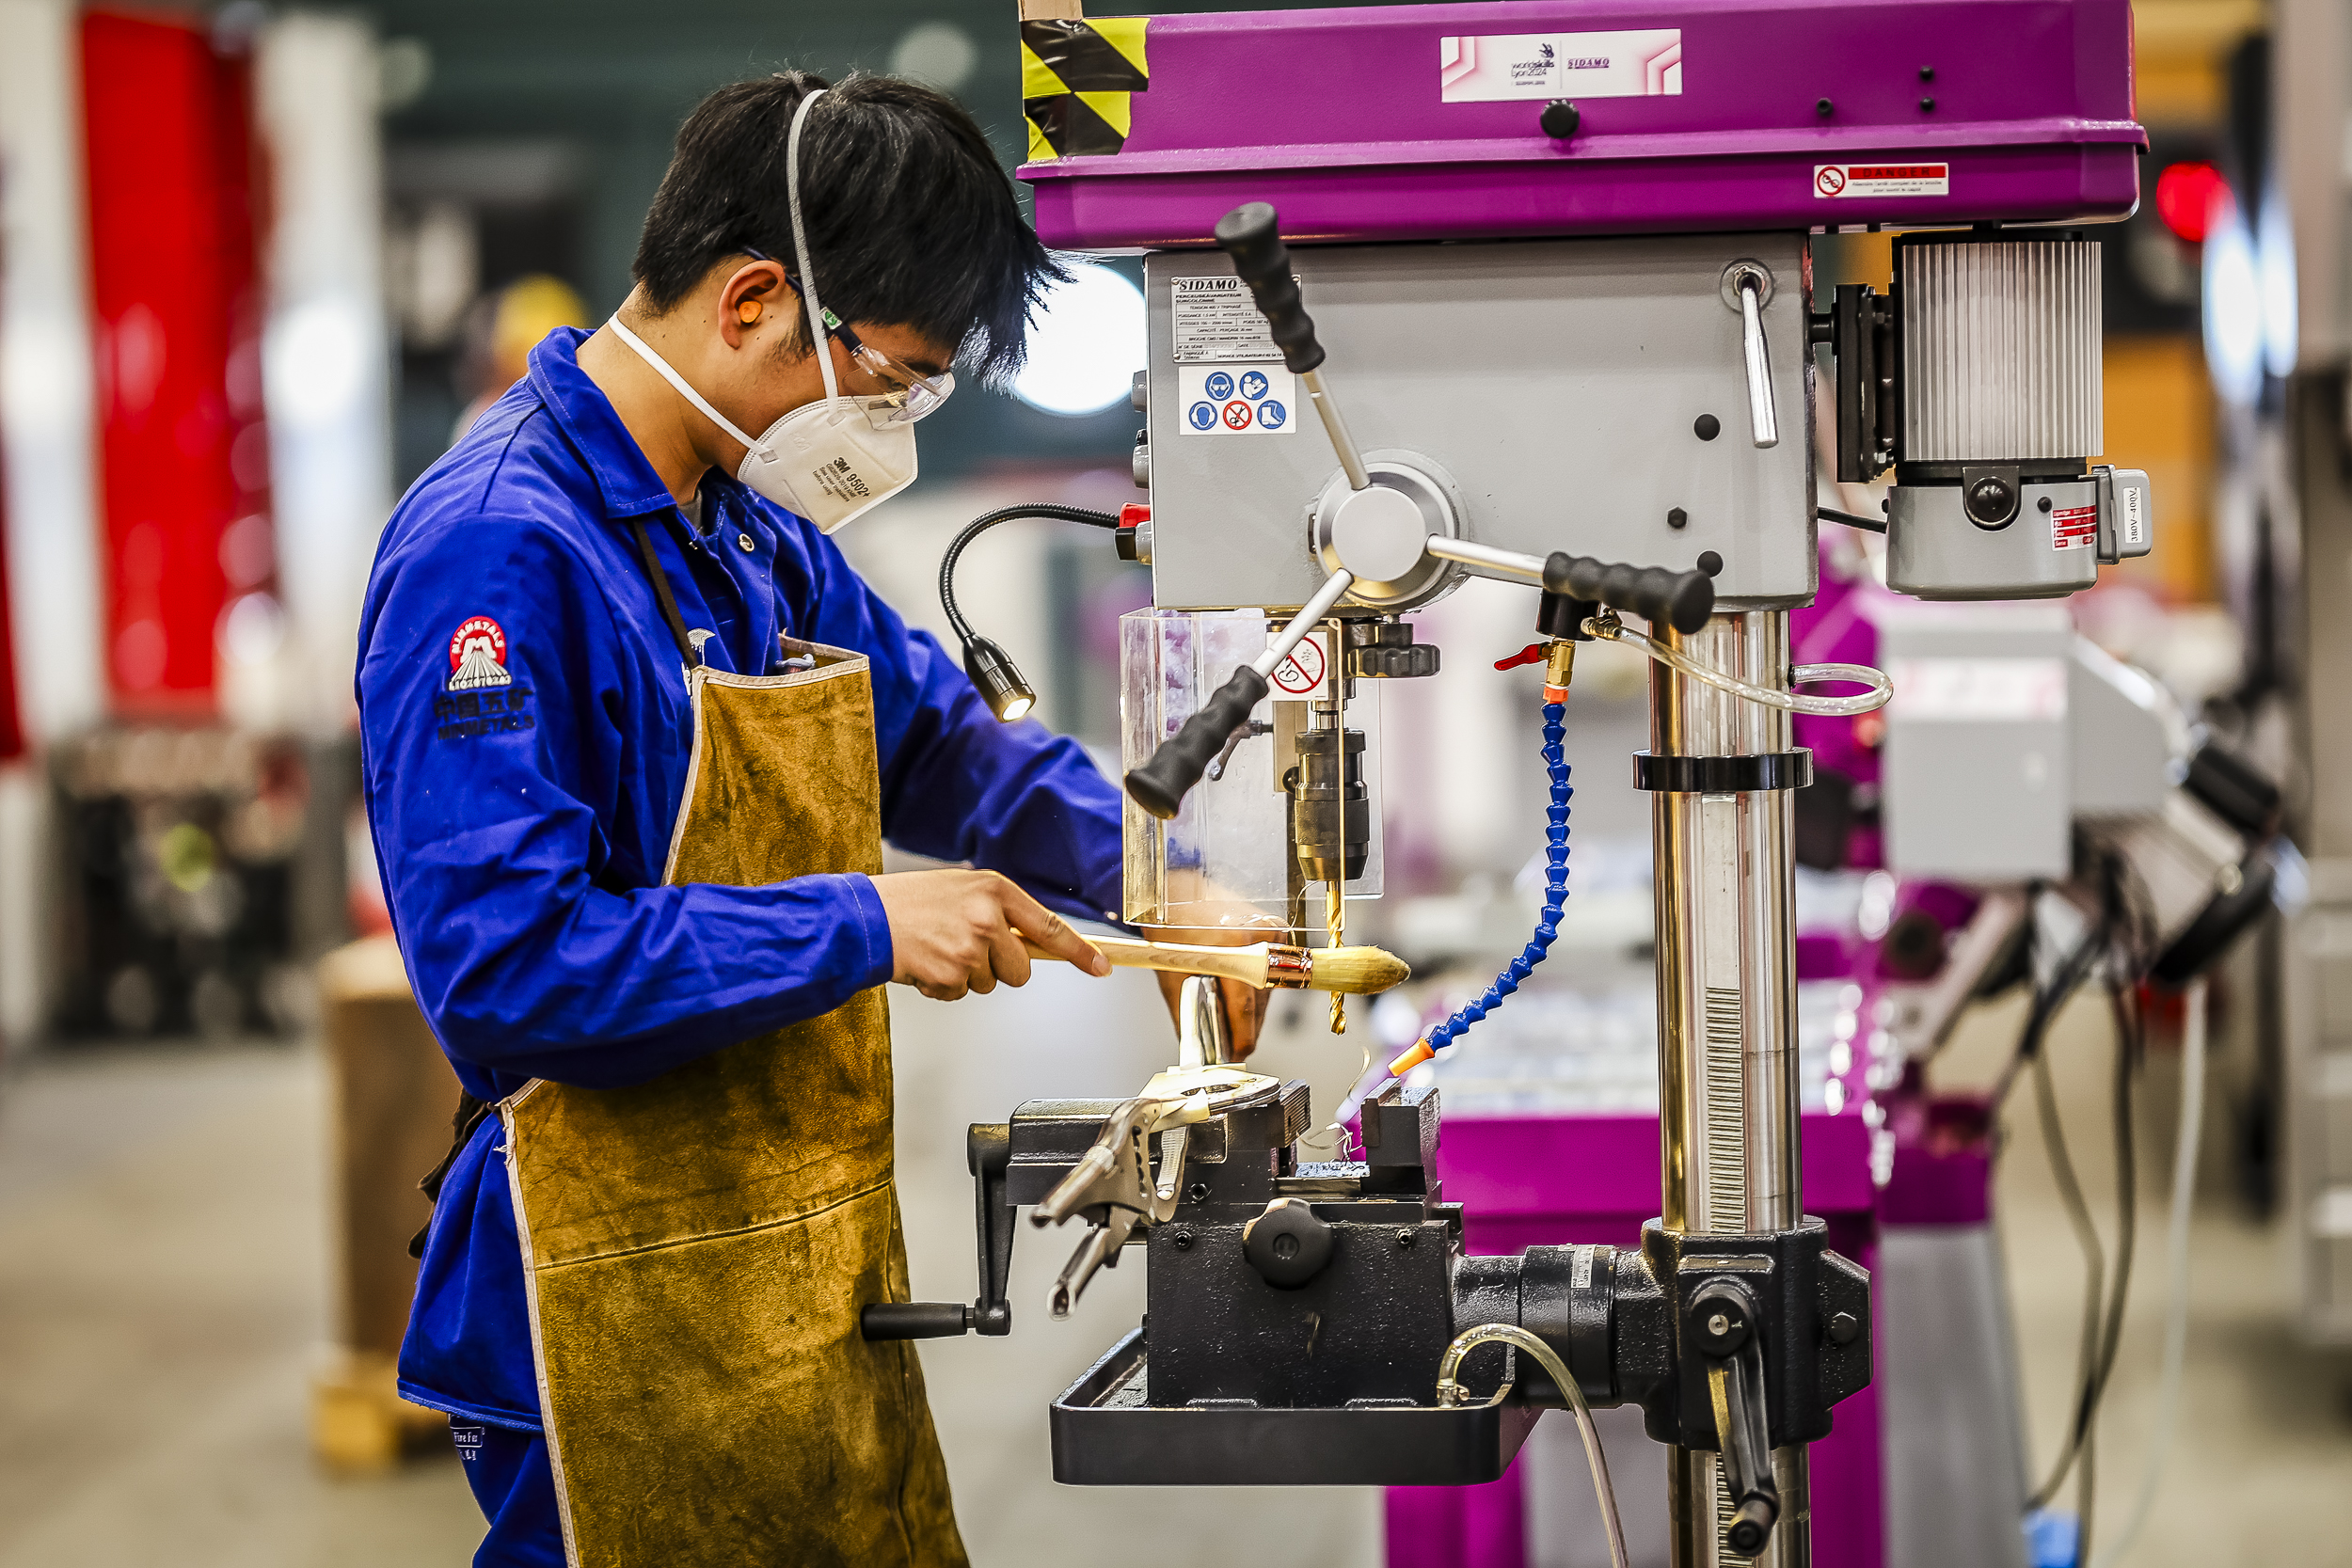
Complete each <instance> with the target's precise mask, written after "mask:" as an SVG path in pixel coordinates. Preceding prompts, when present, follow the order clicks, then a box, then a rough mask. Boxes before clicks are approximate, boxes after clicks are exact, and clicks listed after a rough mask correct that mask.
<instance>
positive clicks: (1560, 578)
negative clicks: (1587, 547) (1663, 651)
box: [1544, 550, 1715, 632]
mask: <svg viewBox="0 0 2352 1568" xmlns="http://www.w3.org/2000/svg"><path fill="white" fill-rule="evenodd" d="M1544 586H1545V587H1546V588H1547V589H1549V590H1550V591H1551V592H1552V593H1554V594H1568V595H1570V596H1571V597H1574V598H1579V599H1598V600H1599V601H1600V602H1601V603H1603V604H1605V605H1607V606H1609V607H1610V608H1611V609H1612V610H1625V611H1627V612H1628V613H1629V614H1633V615H1639V616H1640V617H1642V619H1644V620H1645V621H1648V622H1650V623H1651V624H1653V625H1656V624H1658V623H1660V622H1663V623H1664V624H1665V625H1667V626H1672V627H1674V629H1675V630H1677V631H1679V632H1693V631H1696V630H1698V629H1699V628H1700V627H1701V626H1705V625H1707V618H1708V616H1709V615H1712V614H1714V613H1715V579H1714V578H1710V577H1708V575H1707V574H1706V573H1705V572H1702V571H1699V570H1697V569H1696V568H1695V567H1694V568H1692V570H1690V571H1688V572H1670V571H1668V570H1666V568H1665V567H1663V566H1626V565H1619V564H1615V563H1613V562H1606V561H1595V560H1594V559H1593V558H1592V557H1591V556H1589V555H1569V554H1567V553H1566V552H1565V551H1561V550H1554V551H1553V552H1552V553H1551V555H1550V557H1549V559H1547V560H1546V561H1545V562H1544Z"/></svg>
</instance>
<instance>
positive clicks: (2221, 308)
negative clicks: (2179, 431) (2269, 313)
mask: <svg viewBox="0 0 2352 1568" xmlns="http://www.w3.org/2000/svg"><path fill="white" fill-rule="evenodd" d="M2263 340H2264V332H2263V285H2262V273H2261V267H2260V263H2259V261H2257V260H2256V258H2255V254H2254V236H2253V235H2251V234H2249V233H2248V232H2247V230H2246V223H2245V220H2244V219H2242V218H2241V217H2240V216H2239V215H2238V214H2237V211H2236V209H2235V207H2234V205H2232V206H2231V207H2229V208H2227V209H2224V208H2220V207H2217V208H2216V209H2215V213H2214V226H2213V230H2212V231H2211V232H2210V233H2208V234H2207V235H2206V236H2205V369H2206V372H2207V373H2208V374H2210V375H2211V376H2212V377H2213V384H2214V388H2215V390H2217V391H2218V392H2219V393H2220V394H2221V395H2222V397H2223V398H2225V399H2227V400H2228V401H2229V402H2230V403H2232V404H2235V405H2237V406H2239V407H2248V406H2250V405H2251V404H2253V402H2254V400H2255V398H2256V397H2258V396H2260V395H2261V392H2262V384H2263Z"/></svg>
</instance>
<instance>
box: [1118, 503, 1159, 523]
mask: <svg viewBox="0 0 2352 1568" xmlns="http://www.w3.org/2000/svg"><path fill="white" fill-rule="evenodd" d="M1151 520H1152V509H1151V508H1150V507H1148V506H1146V505H1144V504H1143V502H1141V501H1129V502H1128V503H1127V504H1126V505H1124V506H1122V507H1120V509H1119V526H1120V528H1134V527H1135V526H1136V525H1137V524H1138V523H1148V522H1150V521H1151Z"/></svg>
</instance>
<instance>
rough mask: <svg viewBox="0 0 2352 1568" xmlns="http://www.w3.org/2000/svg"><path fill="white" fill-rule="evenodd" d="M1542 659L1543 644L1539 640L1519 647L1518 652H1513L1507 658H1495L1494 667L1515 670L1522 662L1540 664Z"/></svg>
mask: <svg viewBox="0 0 2352 1568" xmlns="http://www.w3.org/2000/svg"><path fill="white" fill-rule="evenodd" d="M1543 661H1544V645H1543V644H1542V643H1541V642H1530V643H1529V644H1528V645H1527V646H1526V647H1524V648H1521V649H1520V650H1519V651H1518V653H1515V654H1513V655H1512V656H1511V657H1509V658H1499V659H1496V660H1495V668H1496V669H1498V670H1516V669H1518V667H1519V666H1520V665H1522V664H1541V663H1542V662H1543Z"/></svg>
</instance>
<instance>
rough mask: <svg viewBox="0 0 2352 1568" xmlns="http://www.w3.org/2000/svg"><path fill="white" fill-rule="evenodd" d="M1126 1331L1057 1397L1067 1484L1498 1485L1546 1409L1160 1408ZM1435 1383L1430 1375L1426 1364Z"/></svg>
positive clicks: (1138, 1342)
mask: <svg viewBox="0 0 2352 1568" xmlns="http://www.w3.org/2000/svg"><path fill="white" fill-rule="evenodd" d="M1149 1357H1150V1349H1149V1347H1148V1346H1146V1345H1145V1343H1144V1338H1143V1330H1141V1329H1139V1328H1138V1329H1135V1330H1132V1331H1131V1332H1130V1333H1129V1334H1128V1335H1127V1337H1126V1338H1123V1339H1121V1340H1120V1341H1119V1343H1117V1344H1115V1345H1113V1346H1112V1347H1111V1348H1110V1350H1109V1351H1108V1352H1107V1353H1105V1354H1104V1356H1103V1359H1101V1360H1100V1361H1097V1362H1096V1363H1095V1364H1094V1365H1093V1366H1092V1367H1089V1369H1087V1372H1086V1375H1085V1376H1083V1377H1081V1378H1080V1379H1078V1381H1077V1382H1075V1383H1073V1384H1072V1385H1071V1386H1070V1387H1069V1388H1068V1389H1067V1390H1066V1391H1065V1392H1064V1393H1063V1394H1062V1396H1061V1398H1059V1399H1057V1400H1056V1401H1055V1402H1054V1409H1053V1433H1054V1479H1055V1480H1056V1481H1060V1482H1061V1483H1062V1484H1063V1485H1065V1486H1470V1485H1475V1484H1477V1483H1478V1482H1481V1481H1495V1480H1499V1479H1500V1478H1501V1477H1502V1472H1503V1470H1504V1468H1505V1467H1506V1466H1508V1465H1510V1463H1511V1459H1512V1456H1513V1455H1514V1454H1517V1453H1518V1451H1519V1445H1520V1444H1521V1443H1523V1442H1525V1441H1526V1440H1527V1434H1528V1432H1529V1431H1530V1430H1531V1429H1532V1428H1533V1427H1534V1425H1535V1418H1537V1417H1538V1416H1540V1415H1542V1414H1543V1412H1542V1411H1541V1410H1538V1409H1535V1408H1534V1407H1532V1406H1528V1405H1521V1404H1511V1403H1503V1404H1499V1405H1498V1404H1479V1405H1464V1406H1462V1407H1461V1408H1459V1409H1454V1410H1442V1409H1439V1408H1438V1407H1437V1406H1435V1405H1371V1406H1359V1407H1357V1408H1352V1409H1351V1408H1348V1407H1346V1406H1340V1407H1338V1408H1331V1407H1321V1408H1311V1409H1303V1410H1302V1409H1285V1408H1262V1407H1260V1406H1257V1405H1216V1406H1209V1407H1203V1406H1199V1405H1194V1406H1187V1407H1185V1408H1182V1409H1172V1410H1162V1409H1156V1408H1154V1407H1153V1406H1152V1405H1149V1404H1146V1403H1145V1402H1144V1388H1145V1382H1144V1380H1145V1377H1146V1376H1147V1374H1148V1370H1149ZM1430 1378H1431V1382H1432V1383H1433V1384H1434V1383H1435V1381H1436V1378H1437V1370H1436V1369H1435V1368H1432V1369H1431V1370H1430Z"/></svg>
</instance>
